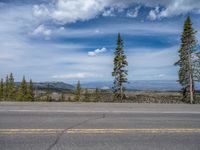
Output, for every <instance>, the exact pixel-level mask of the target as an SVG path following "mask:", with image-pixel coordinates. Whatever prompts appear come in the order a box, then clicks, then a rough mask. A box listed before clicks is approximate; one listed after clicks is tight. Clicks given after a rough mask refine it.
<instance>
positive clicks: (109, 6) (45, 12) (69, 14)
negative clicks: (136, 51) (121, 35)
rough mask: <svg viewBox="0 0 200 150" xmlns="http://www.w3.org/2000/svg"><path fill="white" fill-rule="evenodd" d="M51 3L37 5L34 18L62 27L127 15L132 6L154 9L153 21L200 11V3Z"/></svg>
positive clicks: (90, 0) (191, 0)
mask: <svg viewBox="0 0 200 150" xmlns="http://www.w3.org/2000/svg"><path fill="white" fill-rule="evenodd" d="M53 2H54V3H52V2H50V4H49V5H34V6H33V15H34V16H36V17H47V18H48V17H50V18H51V19H53V20H54V21H57V22H59V23H74V22H77V21H85V20H90V19H93V18H96V17H98V16H99V15H102V16H105V17H107V16H115V15H116V14H115V13H116V12H117V13H119V12H123V10H124V9H127V8H129V7H130V6H132V5H138V4H139V5H143V6H146V7H154V8H155V9H152V10H151V11H150V12H149V15H148V16H149V17H148V18H150V19H152V20H155V19H157V18H161V17H169V16H174V15H180V14H184V13H187V12H194V11H195V12H196V13H199V11H200V1H199V0H168V1H166V0H159V1H158V0H151V1H149V0H140V1H138V0H124V1H120V0H57V1H53ZM158 6H160V7H161V8H162V10H161V11H160V12H158V11H157V10H156V9H157V8H158ZM139 9H140V7H136V8H135V9H134V10H129V11H128V12H127V16H129V17H133V18H135V17H137V16H138V12H139Z"/></svg>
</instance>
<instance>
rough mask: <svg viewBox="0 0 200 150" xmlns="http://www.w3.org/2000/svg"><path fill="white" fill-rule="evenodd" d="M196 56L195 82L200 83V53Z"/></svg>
mask: <svg viewBox="0 0 200 150" xmlns="http://www.w3.org/2000/svg"><path fill="white" fill-rule="evenodd" d="M196 56H197V57H196V60H195V61H194V66H195V67H194V77H195V81H197V82H200V52H199V53H197V54H196Z"/></svg>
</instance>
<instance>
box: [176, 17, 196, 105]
mask: <svg viewBox="0 0 200 150" xmlns="http://www.w3.org/2000/svg"><path fill="white" fill-rule="evenodd" d="M195 33H196V32H195V31H194V29H193V27H192V23H191V20H190V17H189V16H188V17H187V19H186V21H185V24H184V29H183V33H182V37H181V47H180V49H179V57H180V59H179V60H178V61H177V62H176V63H175V65H178V66H179V80H178V81H179V83H180V84H181V86H182V94H183V100H184V101H186V102H190V103H193V102H194V98H195V97H194V96H195V86H194V75H193V71H194V70H193V69H194V67H193V59H192V56H193V55H194V53H195V51H196V49H195V48H196V43H197V41H196V38H195Z"/></svg>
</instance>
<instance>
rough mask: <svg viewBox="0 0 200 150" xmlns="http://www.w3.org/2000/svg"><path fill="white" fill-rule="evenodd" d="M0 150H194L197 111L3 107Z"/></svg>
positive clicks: (198, 141) (198, 139) (199, 141)
mask: <svg viewBox="0 0 200 150" xmlns="http://www.w3.org/2000/svg"><path fill="white" fill-rule="evenodd" d="M0 150H200V105H184V104H177V105H171V104H108V103H106V104H105V103H104V104H103V103H96V104H94V103H93V104H92V103H83V104H81V103H5V102H3V103H0Z"/></svg>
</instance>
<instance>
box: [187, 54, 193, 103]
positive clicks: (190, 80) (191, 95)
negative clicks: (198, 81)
mask: <svg viewBox="0 0 200 150" xmlns="http://www.w3.org/2000/svg"><path fill="white" fill-rule="evenodd" d="M188 59H189V60H188V62H189V83H190V104H193V101H194V85H193V83H194V81H193V69H192V62H191V54H190V53H189V54H188Z"/></svg>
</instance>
